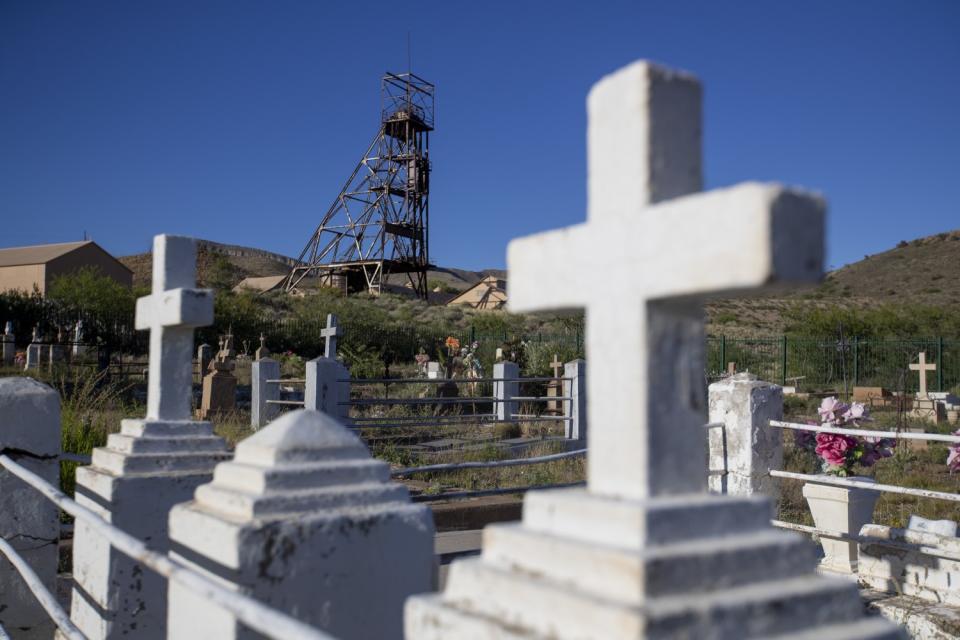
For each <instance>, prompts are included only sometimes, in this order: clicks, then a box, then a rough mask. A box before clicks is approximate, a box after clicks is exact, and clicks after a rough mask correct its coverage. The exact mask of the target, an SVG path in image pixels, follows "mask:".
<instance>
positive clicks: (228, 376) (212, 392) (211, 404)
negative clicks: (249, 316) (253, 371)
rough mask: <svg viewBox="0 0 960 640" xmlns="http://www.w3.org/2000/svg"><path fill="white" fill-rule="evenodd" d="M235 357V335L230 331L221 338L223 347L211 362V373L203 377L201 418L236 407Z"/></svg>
mask: <svg viewBox="0 0 960 640" xmlns="http://www.w3.org/2000/svg"><path fill="white" fill-rule="evenodd" d="M235 358H236V352H235V351H234V349H233V335H231V333H230V332H228V333H227V335H226V336H224V337H223V338H222V340H221V348H220V351H219V352H217V356H216V358H214V359H213V361H212V362H210V366H209V368H210V373H208V374H207V375H206V376H204V377H203V388H202V393H201V396H200V408H199V409H198V410H197V417H198V418H199V419H200V420H207V419H209V418H211V417H213V416H216V415H222V414H224V413H229V412H231V411H233V410H234V409H236V406H237V378H236V377H235V376H234V375H233V370H234V369H235V368H236V360H235Z"/></svg>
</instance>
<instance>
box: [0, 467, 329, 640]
mask: <svg viewBox="0 0 960 640" xmlns="http://www.w3.org/2000/svg"><path fill="white" fill-rule="evenodd" d="M0 466H2V467H4V468H6V469H7V470H8V471H10V472H11V473H12V474H14V475H16V476H17V477H18V478H20V479H21V480H23V481H24V482H25V483H27V484H28V485H30V486H31V487H33V488H34V489H36V490H37V491H38V492H40V494H41V495H43V496H44V497H45V498H47V499H48V500H50V501H51V502H53V503H54V504H56V505H57V506H58V507H59V508H60V509H62V510H63V511H65V512H66V513H69V514H70V515H72V516H73V517H74V518H76V519H77V520H78V521H83V522H85V523H86V524H87V525H89V526H90V527H91V528H92V529H94V530H96V531H97V532H98V533H100V534H101V535H102V536H103V537H104V539H105V540H106V541H107V542H108V543H109V544H110V545H111V546H112V547H114V548H116V549H117V550H118V551H120V552H121V553H123V554H125V555H127V556H128V557H130V558H131V559H133V560H136V561H137V562H140V563H142V564H143V565H144V566H146V567H148V568H149V569H151V570H153V571H155V572H156V573H158V574H159V575H161V576H163V577H165V578H167V579H168V580H173V581H176V582H178V583H180V584H181V585H182V586H183V587H185V588H187V589H189V590H191V591H193V592H196V593H198V594H201V595H203V596H204V597H205V598H207V599H209V600H210V601H211V602H212V603H214V604H217V605H218V606H220V607H223V608H224V609H226V610H227V611H229V612H230V613H231V614H233V615H235V616H236V617H237V619H238V620H240V621H241V622H243V624H245V625H247V626H248V627H250V628H251V629H253V630H255V631H258V632H259V633H262V634H263V635H265V636H266V637H268V638H276V639H277V640H281V639H282V640H287V639H290V640H301V639H302V640H334V639H333V637H332V636H330V635H328V634H326V633H323V632H322V631H319V630H317V629H315V628H313V627H310V626H308V625H306V624H304V623H302V622H300V621H299V620H297V619H295V618H293V617H291V616H289V615H287V614H286V613H283V612H281V611H277V610H275V609H272V608H270V607H268V606H266V605H264V604H263V603H261V602H258V601H257V600H254V599H253V598H250V597H247V596H245V595H243V594H241V593H237V592H235V591H230V590H229V589H226V588H224V587H223V586H221V585H220V584H218V583H216V582H214V581H213V580H211V579H210V578H208V577H206V576H204V575H202V574H200V573H197V572H196V571H193V570H192V569H190V568H189V567H186V566H184V565H182V564H180V563H179V562H177V561H175V560H173V559H171V558H169V557H167V556H165V555H162V554H159V553H156V552H155V551H152V550H150V549H149V548H148V547H147V546H146V545H145V544H144V543H143V542H141V541H140V540H138V539H137V538H134V537H133V536H131V535H129V534H127V533H126V532H124V531H122V530H120V529H118V528H117V527H114V526H113V525H111V524H110V523H109V522H107V521H106V520H104V519H103V518H101V517H100V516H98V515H96V514H95V513H93V512H92V511H90V510H89V509H87V508H86V507H83V506H81V505H79V504H77V503H76V502H75V501H73V500H72V499H70V498H69V497H67V496H66V495H65V494H64V493H62V492H61V491H60V490H59V489H57V488H55V487H54V486H53V485H51V484H50V483H48V482H47V481H45V480H44V479H43V478H41V477H40V476H38V475H36V474H35V473H33V472H31V471H29V470H28V469H26V468H25V467H23V466H21V465H20V464H18V463H17V462H15V461H14V460H13V459H12V458H10V457H9V456H7V455H0ZM9 552H12V553H9ZM9 552H8V550H7V549H4V553H5V555H7V556H8V557H10V558H11V560H13V559H14V558H17V559H19V562H20V563H22V562H23V558H22V557H20V556H19V554H17V553H16V552H15V551H13V550H12V549H9ZM17 564H18V563H17V562H14V566H17ZM36 586H39V585H31V591H32V592H33V593H34V594H35V595H36V596H37V597H38V598H40V599H41V600H44V599H46V596H50V594H49V592H46V594H44V593H43V592H42V591H39V590H38V589H36ZM59 613H63V610H62V609H59ZM64 615H65V614H64ZM52 617H53V618H54V621H55V622H56V623H57V626H58V627H59V628H60V630H61V631H62V632H63V633H64V634H65V635H66V636H67V637H68V638H70V639H71V640H83V638H84V636H83V635H82V634H81V633H80V631H79V630H78V629H77V628H76V627H75V626H73V624H72V623H71V622H70V621H69V619H63V618H61V617H60V616H59V615H54V616H52Z"/></svg>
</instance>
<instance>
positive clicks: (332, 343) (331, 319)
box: [320, 313, 341, 359]
mask: <svg viewBox="0 0 960 640" xmlns="http://www.w3.org/2000/svg"><path fill="white" fill-rule="evenodd" d="M339 335H341V331H340V327H339V326H337V316H335V315H334V314H332V313H328V314H327V326H326V328H325V329H321V330H320V336H321V337H323V338H324V340H325V344H324V347H323V355H324V357H327V358H333V359H336V357H337V336H339Z"/></svg>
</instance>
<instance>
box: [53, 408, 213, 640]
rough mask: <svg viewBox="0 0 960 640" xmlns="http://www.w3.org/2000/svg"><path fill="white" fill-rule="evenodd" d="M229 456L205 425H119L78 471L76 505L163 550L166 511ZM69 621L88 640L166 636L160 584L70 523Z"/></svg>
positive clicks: (165, 545)
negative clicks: (72, 529) (71, 575)
mask: <svg viewBox="0 0 960 640" xmlns="http://www.w3.org/2000/svg"><path fill="white" fill-rule="evenodd" d="M229 457H230V454H229V453H228V452H227V448H226V443H225V442H224V441H223V439H222V438H220V437H217V436H215V435H213V426H212V425H211V424H210V423H209V422H194V421H187V420H184V421H159V420H124V421H123V422H122V423H121V430H120V433H116V434H112V435H110V436H109V437H108V439H107V446H106V447H102V448H98V449H94V451H93V464H92V466H89V467H80V468H78V469H77V489H76V500H77V502H78V503H79V504H81V505H83V506H85V507H87V508H89V509H91V510H92V511H94V512H95V513H97V514H99V515H101V516H102V517H103V518H104V519H106V520H107V521H108V522H111V523H112V524H114V525H115V526H117V527H119V528H120V529H123V530H124V531H126V532H127V533H129V534H130V535H133V536H135V537H137V538H140V539H141V540H143V541H144V542H145V543H146V544H147V546H149V547H150V548H151V549H153V550H154V551H159V552H161V553H162V552H166V551H167V550H168V547H169V542H168V537H167V513H168V512H169V511H170V509H171V507H173V505H175V504H177V503H180V502H185V501H187V500H190V499H192V498H193V492H194V490H196V488H197V487H198V486H200V485H201V484H203V483H205V482H208V481H209V480H210V478H211V477H212V475H213V468H214V467H215V466H216V464H217V463H218V462H221V461H223V460H226V459H228V458H229ZM73 558H74V567H73V572H74V590H73V598H72V605H71V614H70V615H71V619H72V620H73V622H74V623H75V624H76V625H77V626H78V627H79V628H80V630H81V631H82V632H83V633H84V635H86V636H87V637H88V638H91V639H93V638H120V637H137V638H165V637H166V622H167V621H166V602H167V582H166V580H164V579H163V578H161V577H160V576H158V575H157V574H155V573H154V572H153V571H151V570H149V569H145V568H144V567H142V566H141V565H139V564H138V563H136V562H135V561H133V560H131V559H130V558H128V557H127V556H125V555H123V554H122V553H120V552H119V551H117V550H116V549H114V548H113V547H111V545H110V544H109V543H108V542H107V541H106V540H104V538H103V536H102V535H100V534H99V533H97V532H96V531H93V530H91V529H90V528H89V527H88V526H87V525H85V524H84V523H82V522H77V525H76V531H75V533H74V543H73Z"/></svg>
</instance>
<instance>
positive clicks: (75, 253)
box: [0, 240, 133, 295]
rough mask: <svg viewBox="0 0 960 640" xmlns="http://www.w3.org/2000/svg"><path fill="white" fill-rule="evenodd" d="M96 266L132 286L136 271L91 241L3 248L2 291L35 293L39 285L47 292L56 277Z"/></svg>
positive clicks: (0, 252) (0, 265)
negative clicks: (34, 290)
mask: <svg viewBox="0 0 960 640" xmlns="http://www.w3.org/2000/svg"><path fill="white" fill-rule="evenodd" d="M83 267H95V268H97V269H98V270H99V271H100V273H101V274H103V275H105V276H108V277H110V278H113V279H114V280H116V281H117V282H119V283H120V284H122V285H124V286H127V287H129V286H132V285H133V272H132V271H130V269H127V268H126V267H125V266H123V264H122V263H121V262H120V261H119V260H117V259H116V258H114V257H113V256H112V255H110V254H109V253H107V252H106V251H104V250H103V249H102V248H101V247H100V245H98V244H97V243H95V242H93V241H91V240H85V241H83V242H60V243H58V244H39V245H35V246H32V247H11V248H9V249H0V291H13V290H17V289H19V290H21V291H26V292H27V293H32V292H33V289H34V287H36V288H37V289H38V290H39V291H40V293H41V294H44V295H46V292H47V288H48V287H49V286H50V284H51V283H52V282H53V280H54V278H56V277H57V276H62V275H66V274H71V273H76V272H77V271H79V270H80V269H82V268H83Z"/></svg>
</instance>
